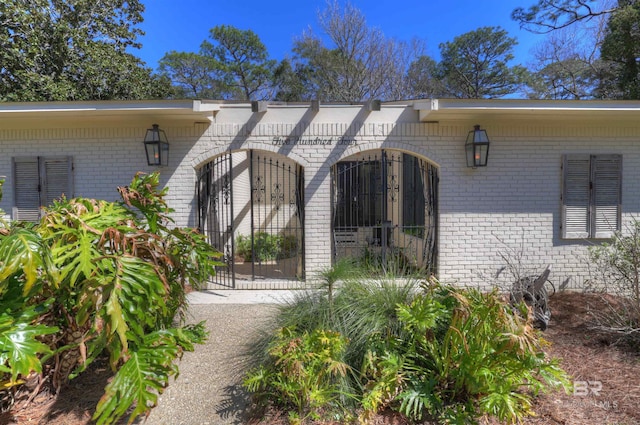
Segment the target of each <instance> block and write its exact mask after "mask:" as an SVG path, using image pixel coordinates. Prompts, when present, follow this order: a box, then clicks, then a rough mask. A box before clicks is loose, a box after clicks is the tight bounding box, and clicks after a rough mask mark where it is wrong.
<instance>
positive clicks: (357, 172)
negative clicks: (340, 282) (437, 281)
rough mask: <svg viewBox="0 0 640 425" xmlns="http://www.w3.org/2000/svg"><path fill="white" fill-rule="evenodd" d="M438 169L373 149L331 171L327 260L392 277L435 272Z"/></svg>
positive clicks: (399, 154) (414, 158) (404, 155)
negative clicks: (330, 241)
mask: <svg viewBox="0 0 640 425" xmlns="http://www.w3.org/2000/svg"><path fill="white" fill-rule="evenodd" d="M438 181H439V177H438V168H437V167H436V166H435V165H434V164H432V163H431V162H429V161H427V160H426V159H424V158H420V157H418V156H416V155H413V154H410V153H406V152H401V151H396V150H378V151H369V152H363V153H359V154H357V155H353V156H351V157H349V158H346V159H343V160H341V161H340V162H338V163H337V164H335V165H334V166H333V170H332V186H333V188H332V189H333V256H334V260H336V259H338V258H344V257H349V258H352V259H354V260H356V262H358V263H359V264H360V265H362V266H364V267H365V268H367V269H369V270H372V271H376V270H379V271H380V272H383V273H388V272H392V273H395V274H413V273H424V274H425V275H432V274H435V273H436V266H437V253H438V238H437V236H438Z"/></svg>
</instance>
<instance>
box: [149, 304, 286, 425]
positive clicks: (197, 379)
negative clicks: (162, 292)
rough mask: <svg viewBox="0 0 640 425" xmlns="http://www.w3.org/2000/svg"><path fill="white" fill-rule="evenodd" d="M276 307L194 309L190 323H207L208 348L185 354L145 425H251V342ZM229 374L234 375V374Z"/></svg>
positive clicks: (203, 307)
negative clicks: (246, 377) (247, 376)
mask: <svg viewBox="0 0 640 425" xmlns="http://www.w3.org/2000/svg"><path fill="white" fill-rule="evenodd" d="M274 312H275V306H274V304H226V303H222V304H220V303H217V304H195V305H194V304H192V305H191V306H190V307H189V316H190V318H189V321H190V322H192V323H198V322H200V321H203V320H206V322H207V329H208V330H209V332H210V335H209V339H208V340H207V342H206V344H204V345H198V346H196V348H195V351H194V352H190V353H185V354H184V356H183V357H182V360H181V361H180V363H179V364H178V366H179V368H180V375H179V376H178V378H177V379H176V380H175V381H171V382H170V383H169V387H168V388H167V389H166V390H165V392H164V393H163V394H162V395H161V396H160V398H159V401H158V405H157V406H156V407H155V408H154V409H153V410H152V412H151V414H150V415H149V418H148V419H147V421H146V422H144V421H140V422H138V423H144V424H145V425H228V424H238V425H239V424H244V423H246V418H245V415H246V413H247V408H248V405H249V398H248V395H247V393H246V392H245V391H243V389H242V387H241V385H240V383H241V382H242V376H243V373H244V371H245V370H246V368H247V364H246V361H247V357H246V355H244V354H245V353H246V352H247V349H248V348H249V347H248V344H247V343H248V342H249V341H250V340H251V336H252V335H255V333H256V332H258V330H260V329H264V328H261V325H262V326H264V325H266V324H267V323H268V319H269V318H270V317H272V315H273V314H274ZM230 369H231V370H232V373H229V371H230Z"/></svg>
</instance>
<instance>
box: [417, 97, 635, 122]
mask: <svg viewBox="0 0 640 425" xmlns="http://www.w3.org/2000/svg"><path fill="white" fill-rule="evenodd" d="M413 108H414V110H416V111H417V112H418V116H419V120H420V121H421V122H431V121H446V120H478V119H500V118H502V119H525V120H528V119H530V120H536V119H544V120H564V119H567V118H576V119H581V118H601V117H613V116H615V117H617V118H621V119H627V118H633V119H636V120H637V119H640V102H638V101H590V100H577V101H567V100H558V101H552V100H515V99H489V100H486V99H484V100H483V99H429V100H424V101H415V102H414V104H413Z"/></svg>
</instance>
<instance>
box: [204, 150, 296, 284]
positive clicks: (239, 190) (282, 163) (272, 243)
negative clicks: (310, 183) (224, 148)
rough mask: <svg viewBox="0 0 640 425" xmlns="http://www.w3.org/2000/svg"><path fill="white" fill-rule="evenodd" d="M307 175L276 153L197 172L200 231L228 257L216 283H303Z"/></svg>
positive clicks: (219, 162) (228, 158) (243, 156)
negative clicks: (305, 183)
mask: <svg viewBox="0 0 640 425" xmlns="http://www.w3.org/2000/svg"><path fill="white" fill-rule="evenodd" d="M303 178H304V173H303V169H302V167H301V166H300V165H299V164H297V163H296V162H295V161H293V160H291V159H289V158H287V157H284V156H282V155H278V154H275V153H271V152H267V151H261V150H246V151H236V152H228V153H224V154H222V155H220V156H217V157H215V158H213V159H212V160H211V161H210V162H208V163H206V164H205V165H204V166H202V167H201V168H200V169H199V170H198V181H197V187H196V190H197V198H198V227H199V228H200V231H201V232H203V233H204V234H205V235H207V238H208V239H209V242H210V243H211V244H212V245H213V246H214V247H215V248H217V249H218V250H219V251H220V252H222V253H223V254H224V262H225V264H226V266H225V267H220V268H219V269H218V270H217V273H216V276H215V277H213V279H214V283H215V284H216V285H220V286H223V287H229V288H235V287H237V286H238V285H241V284H242V283H243V282H254V281H256V280H265V281H267V280H268V281H270V282H276V281H299V280H303V279H304V234H303V230H304V199H303V196H304V181H303Z"/></svg>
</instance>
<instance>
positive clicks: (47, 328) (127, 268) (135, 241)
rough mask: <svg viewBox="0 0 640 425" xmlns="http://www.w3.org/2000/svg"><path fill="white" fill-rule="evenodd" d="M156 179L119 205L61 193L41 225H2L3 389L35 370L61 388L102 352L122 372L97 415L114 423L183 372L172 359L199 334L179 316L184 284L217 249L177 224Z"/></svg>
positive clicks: (131, 189) (128, 190)
mask: <svg viewBox="0 0 640 425" xmlns="http://www.w3.org/2000/svg"><path fill="white" fill-rule="evenodd" d="M158 181H159V175H158V174H157V173H155V174H151V175H137V176H136V177H135V178H134V179H133V180H132V182H131V184H130V185H129V186H127V187H121V188H118V190H119V192H120V194H121V196H122V202H107V201H101V200H95V199H84V198H76V199H64V198H63V199H61V200H60V201H57V202H55V203H54V205H53V206H51V207H50V208H48V209H47V210H46V211H45V215H44V217H43V218H42V220H41V221H40V223H38V224H37V225H35V226H33V225H31V224H27V223H12V224H11V226H10V227H9V228H8V229H3V231H2V232H0V312H2V316H1V317H0V322H1V323H2V326H0V378H1V381H2V384H3V385H2V386H3V387H4V388H6V387H12V388H10V389H9V391H14V390H15V387H16V386H18V385H20V384H21V383H22V382H23V381H24V379H25V378H26V377H27V376H28V375H29V374H30V373H31V372H33V373H35V374H46V376H41V377H40V382H48V383H50V385H51V386H52V388H49V389H51V390H53V391H56V392H60V391H62V389H63V387H64V385H65V384H66V382H67V381H68V380H69V379H72V378H73V377H74V376H76V375H77V374H79V373H81V372H83V371H84V370H85V369H86V367H87V366H88V365H89V364H90V363H91V362H92V361H93V360H95V359H96V358H97V357H98V356H101V355H104V354H107V355H108V357H109V364H110V366H111V368H112V369H113V370H114V372H115V376H114V378H113V380H112V381H111V382H110V383H109V384H108V385H107V387H106V388H105V394H104V396H103V397H102V399H101V400H100V402H99V403H98V406H97V409H96V413H95V415H94V420H96V421H97V423H98V424H109V423H114V422H116V421H117V420H118V419H119V418H120V417H122V416H123V415H125V414H127V411H128V409H129V408H132V410H131V411H130V419H129V420H130V421H133V419H134V418H135V417H136V416H138V415H140V414H143V413H145V412H147V411H148V410H149V409H151V407H153V406H154V405H155V403H156V400H157V396H158V393H161V392H162V390H163V388H164V387H165V386H166V385H167V384H168V379H169V377H170V376H172V375H176V374H177V372H178V370H177V367H176V366H175V365H174V364H173V361H174V360H175V359H176V358H178V357H180V356H181V355H182V353H183V352H184V351H189V350H193V344H194V343H199V342H202V341H203V340H204V338H205V336H206V335H205V332H204V327H203V325H202V324H198V325H195V326H179V325H176V323H177V322H176V320H177V321H178V322H180V319H181V318H183V317H182V312H183V308H184V306H185V302H186V301H185V299H186V298H185V297H186V287H187V285H190V286H193V287H196V288H197V287H198V286H199V285H200V284H201V282H204V281H205V280H206V278H208V277H209V276H210V275H211V274H213V273H214V267H215V265H217V264H219V263H218V262H217V261H215V260H216V259H217V258H219V256H220V254H219V253H218V252H216V251H215V250H214V249H213V248H212V247H211V246H210V245H209V244H208V243H207V242H206V239H205V238H204V237H203V236H202V235H200V234H198V233H197V232H196V231H194V230H192V229H183V228H177V227H171V220H170V218H169V216H168V214H169V213H170V212H171V210H170V209H169V208H168V207H167V205H166V203H165V201H164V195H165V193H166V189H165V190H164V191H158V190H157V187H158ZM13 341H24V343H21V344H13V345H12V342H13ZM7 353H9V354H10V357H7V356H6V355H7ZM54 353H55V355H54V356H52V354H54ZM43 366H46V367H43ZM45 389H47V388H46V387H44V386H43V387H41V386H37V387H36V390H45Z"/></svg>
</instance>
